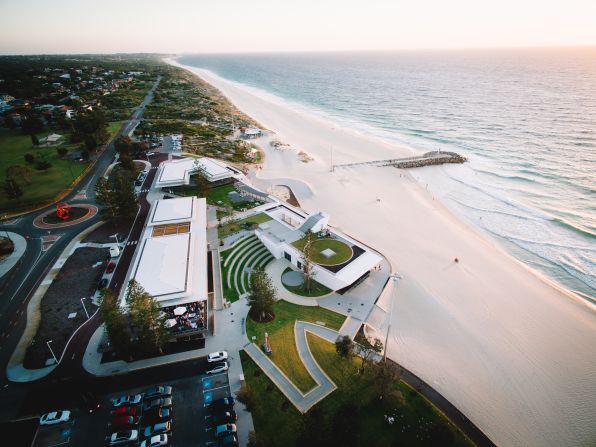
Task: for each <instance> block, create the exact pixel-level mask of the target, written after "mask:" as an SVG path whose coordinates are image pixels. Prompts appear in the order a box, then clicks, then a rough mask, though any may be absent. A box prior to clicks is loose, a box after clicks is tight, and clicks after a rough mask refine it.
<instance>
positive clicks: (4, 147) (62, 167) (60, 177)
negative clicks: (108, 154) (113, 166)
mask: <svg viewBox="0 0 596 447" xmlns="http://www.w3.org/2000/svg"><path fill="white" fill-rule="evenodd" d="M118 129H120V123H119V122H110V123H109V124H108V128H107V131H108V134H109V138H110V139H111V138H112V137H113V136H114V135H115V134H116V133H117V132H118ZM51 133H58V134H62V133H61V132H60V131H54V130H46V131H45V132H44V133H41V134H39V135H38V138H43V137H45V136H47V135H49V134H51ZM68 139H69V136H68V135H64V140H65V142H63V143H61V144H58V145H56V146H51V147H38V146H34V145H33V143H32V141H31V137H30V136H29V135H24V134H23V133H22V132H21V131H18V130H9V129H2V130H0V182H2V183H3V182H4V180H5V178H6V169H7V168H8V167H9V166H14V165H20V166H29V167H30V168H31V170H32V175H31V183H30V184H28V185H24V187H23V195H22V196H21V198H20V200H18V201H17V200H14V199H9V198H8V197H6V195H5V194H4V193H2V194H0V210H3V211H7V210H10V209H18V208H25V207H28V206H33V205H36V204H38V203H43V202H46V201H48V200H52V199H53V198H54V197H56V196H57V195H58V194H59V193H60V192H61V191H63V190H64V189H66V188H68V187H69V186H70V185H71V183H72V182H73V180H75V179H76V178H77V177H78V176H79V175H80V174H81V173H82V172H83V171H84V170H85V169H86V168H87V166H88V165H89V162H88V161H78V160H69V159H64V158H61V157H60V156H59V155H58V152H57V151H56V149H57V148H65V149H67V150H68V151H69V152H70V151H73V150H78V149H79V147H80V146H81V143H68V142H67V141H68ZM27 153H30V154H33V155H34V156H35V155H38V154H40V155H41V154H43V156H44V157H45V159H46V160H47V161H48V162H49V163H51V165H52V167H50V168H49V169H47V170H45V171H42V170H36V169H35V166H34V165H28V164H27V162H26V161H25V158H24V156H25V154H27Z"/></svg>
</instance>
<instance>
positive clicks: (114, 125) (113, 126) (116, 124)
mask: <svg viewBox="0 0 596 447" xmlns="http://www.w3.org/2000/svg"><path fill="white" fill-rule="evenodd" d="M121 125H122V123H121V122H120V121H110V122H109V123H108V129H107V130H108V134H109V135H110V137H109V139H108V141H109V140H110V139H112V137H113V136H114V135H116V133H117V132H118V130H119V129H120V126H121Z"/></svg>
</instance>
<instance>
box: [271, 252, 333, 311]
mask: <svg viewBox="0 0 596 447" xmlns="http://www.w3.org/2000/svg"><path fill="white" fill-rule="evenodd" d="M291 265H292V264H291V263H290V261H288V260H287V259H276V260H275V261H273V262H270V263H269V264H268V265H267V267H266V268H265V272H266V273H267V275H269V278H270V279H271V282H272V283H273V287H275V289H276V292H277V297H278V298H279V299H282V300H284V301H288V302H289V303H293V304H297V305H299V306H318V305H319V303H318V301H317V299H316V298H306V297H304V296H300V295H296V294H295V293H292V292H290V291H289V290H288V289H286V288H285V287H284V285H283V284H282V282H281V275H282V274H283V272H284V270H285V269H286V268H288V267H290V266H291ZM332 295H336V294H335V293H334V294H332Z"/></svg>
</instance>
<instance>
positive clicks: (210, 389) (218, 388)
mask: <svg viewBox="0 0 596 447" xmlns="http://www.w3.org/2000/svg"><path fill="white" fill-rule="evenodd" d="M227 387H228V385H224V386H218V387H217V388H209V389H208V390H203V393H209V392H211V391H216V390H221V389H222V388H227Z"/></svg>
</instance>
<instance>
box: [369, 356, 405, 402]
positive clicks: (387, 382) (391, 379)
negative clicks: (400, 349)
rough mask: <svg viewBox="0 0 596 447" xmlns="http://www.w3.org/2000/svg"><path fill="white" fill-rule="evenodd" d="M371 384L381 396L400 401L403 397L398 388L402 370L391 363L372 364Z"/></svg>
mask: <svg viewBox="0 0 596 447" xmlns="http://www.w3.org/2000/svg"><path fill="white" fill-rule="evenodd" d="M373 372H374V374H373V383H374V385H375V387H376V389H377V392H378V394H380V395H381V396H392V397H395V398H396V399H399V400H402V399H403V396H402V394H401V392H400V391H399V388H398V386H397V385H398V383H399V381H400V379H401V375H402V369H401V368H400V366H399V365H398V364H397V363H394V362H392V361H386V362H377V363H375V364H374V370H373Z"/></svg>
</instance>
